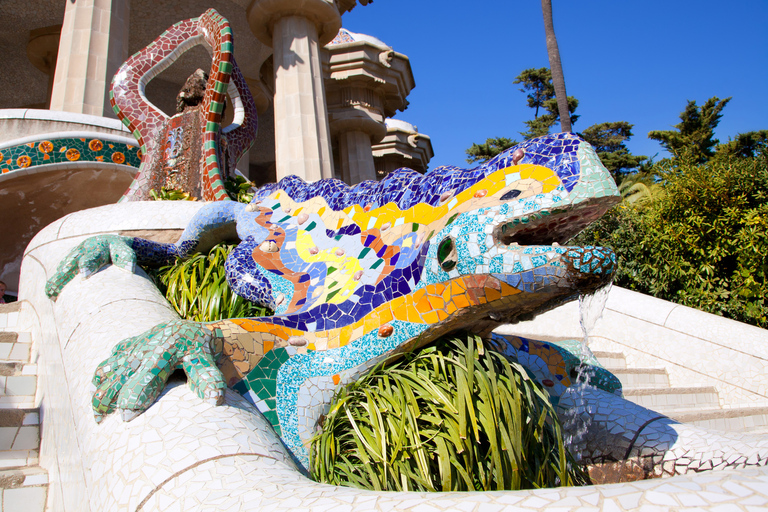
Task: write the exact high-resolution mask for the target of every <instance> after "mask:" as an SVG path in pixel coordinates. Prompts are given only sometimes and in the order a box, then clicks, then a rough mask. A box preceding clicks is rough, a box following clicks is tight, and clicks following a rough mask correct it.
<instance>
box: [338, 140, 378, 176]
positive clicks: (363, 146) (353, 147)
mask: <svg viewBox="0 0 768 512" xmlns="http://www.w3.org/2000/svg"><path fill="white" fill-rule="evenodd" d="M339 153H340V155H339V156H340V160H341V175H342V179H343V180H344V182H345V183H349V184H352V185H354V184H355V183H360V182H361V181H365V180H374V181H375V180H376V168H375V167H374V165H373V153H372V152H371V136H370V135H368V134H367V133H364V132H361V131H358V130H354V131H348V132H343V133H340V134H339Z"/></svg>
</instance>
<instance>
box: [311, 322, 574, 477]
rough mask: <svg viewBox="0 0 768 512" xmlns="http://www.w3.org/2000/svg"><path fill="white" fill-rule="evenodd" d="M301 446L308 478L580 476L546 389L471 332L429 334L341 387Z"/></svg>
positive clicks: (521, 368) (517, 365)
mask: <svg viewBox="0 0 768 512" xmlns="http://www.w3.org/2000/svg"><path fill="white" fill-rule="evenodd" d="M311 453H312V457H311V463H310V471H311V472H312V476H313V478H314V479H315V480H318V481H321V482H325V483H329V484H335V485H350V486H354V487H359V488H364V489H374V490H377V491H381V490H392V491H403V490H419V491H466V490H484V491H488V490H502V489H529V488H537V487H551V486H558V485H574V484H584V483H587V477H586V476H585V474H584V473H583V472H582V470H581V469H580V468H578V466H576V465H575V464H573V463H572V460H571V459H570V455H569V454H568V452H567V451H566V449H565V448H564V446H563V441H562V435H561V431H560V425H559V423H558V420H557V416H556V414H555V411H554V409H553V407H552V405H551V404H550V402H549V399H548V396H547V394H546V392H544V391H543V390H542V389H541V388H539V387H538V385H537V384H536V383H535V382H533V381H532V380H530V379H529V378H528V377H527V374H526V372H525V370H524V369H523V367H521V366H520V365H519V364H517V363H514V362H510V361H509V360H508V359H507V358H505V357H504V356H503V355H501V354H500V353H498V352H495V351H494V350H492V349H490V348H489V347H487V346H485V345H484V344H483V342H482V341H481V339H480V338H479V337H477V336H471V335H470V336H466V337H462V338H453V339H441V340H438V341H437V342H436V343H434V344H432V345H429V346H427V347H425V348H423V349H421V350H420V351H418V352H415V353H410V354H407V355H405V356H404V357H403V358H402V359H401V360H399V361H398V362H396V363H394V364H392V365H391V366H388V367H378V368H376V369H375V370H373V371H371V372H369V373H368V374H367V375H365V376H363V377H362V378H360V379H359V380H358V381H357V382H353V383H351V384H349V385H347V386H345V387H343V388H342V389H341V390H339V392H338V393H337V396H336V397H335V399H334V401H333V403H332V404H331V410H330V412H329V414H328V416H327V417H326V418H325V420H324V422H323V427H322V432H321V433H320V434H318V435H317V436H315V438H313V440H312V445H311Z"/></svg>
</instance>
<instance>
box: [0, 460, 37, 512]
mask: <svg viewBox="0 0 768 512" xmlns="http://www.w3.org/2000/svg"><path fill="white" fill-rule="evenodd" d="M0 493H1V494H2V495H1V496H0V510H1V511H2V512H44V511H45V502H46V499H47V497H48V496H47V495H48V473H47V472H46V471H45V470H44V469H43V468H41V467H40V466H37V465H35V466H30V467H25V468H21V469H10V470H9V469H7V470H0Z"/></svg>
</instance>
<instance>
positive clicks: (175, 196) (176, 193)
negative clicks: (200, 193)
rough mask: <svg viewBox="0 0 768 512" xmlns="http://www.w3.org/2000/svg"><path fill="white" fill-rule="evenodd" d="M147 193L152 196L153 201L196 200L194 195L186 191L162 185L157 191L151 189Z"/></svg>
mask: <svg viewBox="0 0 768 512" xmlns="http://www.w3.org/2000/svg"><path fill="white" fill-rule="evenodd" d="M149 195H150V196H152V199H153V200H154V201H197V198H196V197H193V196H192V195H190V194H188V193H187V192H184V191H182V190H176V189H173V188H165V187H163V188H161V189H160V191H159V192H158V191H157V190H155V189H152V190H150V191H149Z"/></svg>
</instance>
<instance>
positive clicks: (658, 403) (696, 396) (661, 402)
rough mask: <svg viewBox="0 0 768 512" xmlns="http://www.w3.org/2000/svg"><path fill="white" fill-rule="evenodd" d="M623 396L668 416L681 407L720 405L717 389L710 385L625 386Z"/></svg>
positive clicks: (709, 407)
mask: <svg viewBox="0 0 768 512" xmlns="http://www.w3.org/2000/svg"><path fill="white" fill-rule="evenodd" d="M623 393H624V398H626V399H627V400H629V401H630V402H634V403H636V404H638V405H641V406H643V407H647V408H648V409H652V410H654V411H657V412H660V413H661V414H665V415H667V416H670V415H671V413H672V412H673V411H678V410H681V409H695V408H706V409H716V408H718V407H720V399H719V397H718V394H717V390H716V389H715V388H714V387H711V386H696V387H674V388H625V389H624V390H623Z"/></svg>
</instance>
